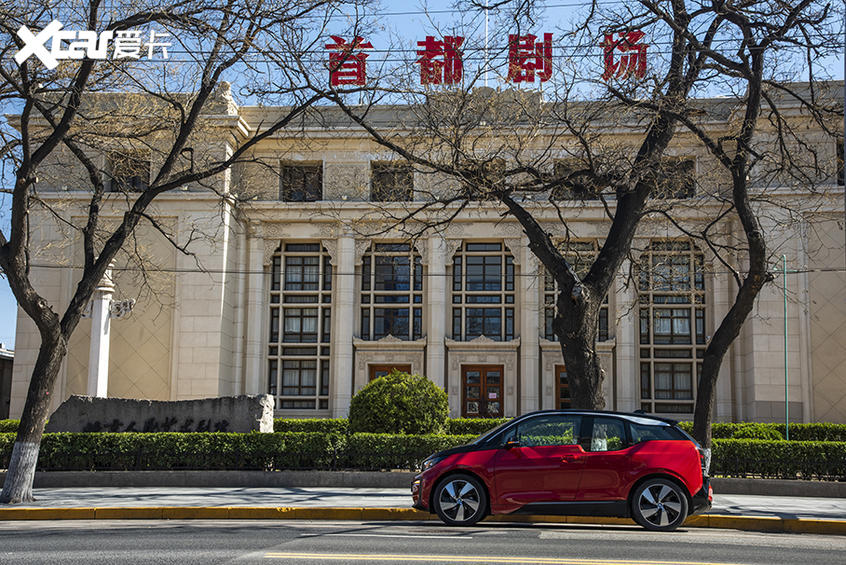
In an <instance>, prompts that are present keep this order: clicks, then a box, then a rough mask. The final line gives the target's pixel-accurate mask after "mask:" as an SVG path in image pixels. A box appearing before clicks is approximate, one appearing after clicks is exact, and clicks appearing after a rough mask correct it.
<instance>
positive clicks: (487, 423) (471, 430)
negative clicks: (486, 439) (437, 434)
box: [446, 418, 511, 436]
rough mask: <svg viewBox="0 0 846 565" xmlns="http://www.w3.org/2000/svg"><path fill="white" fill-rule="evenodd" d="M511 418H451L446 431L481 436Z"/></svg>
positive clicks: (453, 433)
mask: <svg viewBox="0 0 846 565" xmlns="http://www.w3.org/2000/svg"><path fill="white" fill-rule="evenodd" d="M510 420H511V418H451V419H449V420H447V429H446V433H448V434H452V435H462V434H473V435H475V436H480V435H482V434H483V433H485V432H487V431H488V430H492V429H494V428H495V427H497V426H499V425H500V424H504V423H505V422H508V421H510Z"/></svg>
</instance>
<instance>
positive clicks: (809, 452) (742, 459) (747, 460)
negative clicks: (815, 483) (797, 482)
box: [711, 439, 846, 481]
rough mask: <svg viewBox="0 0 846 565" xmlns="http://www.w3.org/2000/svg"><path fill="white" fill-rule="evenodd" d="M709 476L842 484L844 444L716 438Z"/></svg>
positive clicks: (845, 474) (845, 464)
mask: <svg viewBox="0 0 846 565" xmlns="http://www.w3.org/2000/svg"><path fill="white" fill-rule="evenodd" d="M711 475H715V476H724V477H762V478H769V479H797V478H798V479H829V480H840V481H842V480H846V443H844V442H834V441H798V440H797V441H792V440H791V441H764V440H757V439H745V440H744V439H717V440H714V443H713V449H712V456H711Z"/></svg>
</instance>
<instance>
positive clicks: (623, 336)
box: [605, 260, 640, 412]
mask: <svg viewBox="0 0 846 565" xmlns="http://www.w3.org/2000/svg"><path fill="white" fill-rule="evenodd" d="M618 272H620V273H627V272H629V261H628V260H625V261H623V264H622V265H621V266H620V270H619V271H618ZM615 280H616V282H615V284H614V292H615V293H616V298H617V301H616V304H617V305H618V307H617V309H616V311H617V312H618V313H623V316H622V318H621V319H620V324H619V326H618V327H619V331H620V334H619V335H618V336H617V375H616V379H617V410H621V411H624V412H629V411H632V410H638V409H639V408H640V364H639V362H638V356H637V354H638V351H637V345H638V343H640V341H639V339H638V336H639V334H638V323H639V317H638V316H639V311H638V308H637V290H636V289H635V285H633V284H630V285H628V288H626V285H625V280H624V278H623V277H616V278H615ZM605 386H610V385H609V383H606V385H605ZM612 405H613V403H612Z"/></svg>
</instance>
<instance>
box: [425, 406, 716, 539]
mask: <svg viewBox="0 0 846 565" xmlns="http://www.w3.org/2000/svg"><path fill="white" fill-rule="evenodd" d="M707 463H708V457H707V456H706V452H705V451H704V450H703V449H701V448H700V447H699V445H698V444H697V443H696V441H695V440H694V439H693V438H692V437H690V436H689V435H687V434H686V433H685V432H684V431H683V430H681V429H680V428H679V427H678V426H677V425H676V423H675V422H674V421H672V420H667V419H663V418H657V417H653V416H647V415H645V414H638V413H635V414H629V413H620V412H602V411H585V410H546V411H540V412H532V413H530V414H525V415H523V416H520V417H518V418H515V419H514V420H511V421H509V422H506V423H505V424H503V425H501V426H499V427H497V428H495V429H493V430H491V431H489V432H487V433H485V434H483V435H481V436H480V437H478V438H477V439H475V440H474V441H473V442H471V443H469V444H467V445H463V446H460V447H455V448H453V449H448V450H445V451H441V452H439V453H435V454H433V455H431V456H429V457H428V458H427V459H426V460H425V461H424V462H423V469H422V471H421V472H420V474H418V475H417V476H416V477H415V478H414V482H413V484H412V487H411V493H412V498H413V500H414V507H415V508H418V509H421V510H426V511H428V512H434V513H437V515H438V517H439V518H440V519H441V520H443V521H444V523H446V524H449V525H453V526H469V525H471V524H475V523H476V522H478V521H479V520H481V519H482V518H484V517H485V516H487V515H489V514H514V513H525V514H558V515H572V516H617V517H625V518H632V519H634V520H635V521H636V522H637V523H638V524H640V525H641V526H643V527H644V528H647V529H649V530H658V531H671V530H675V529H676V528H678V527H679V526H680V525H681V524H682V523H683V522H684V521H685V518H687V517H688V516H689V515H691V514H698V513H701V512H704V511H706V510H708V509H710V508H711V500H712V491H711V487H710V484H709V480H708V469H707V466H708V465H707Z"/></svg>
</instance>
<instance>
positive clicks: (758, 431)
mask: <svg viewBox="0 0 846 565" xmlns="http://www.w3.org/2000/svg"><path fill="white" fill-rule="evenodd" d="M731 437H732V439H763V440H768V441H781V440H783V439H784V436H783V435H781V434H780V433H778V430H776V429H774V428H772V427H770V426H766V425H764V424H739V425H738V426H737V427H735V428H734V430H733V431H732V433H731Z"/></svg>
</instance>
